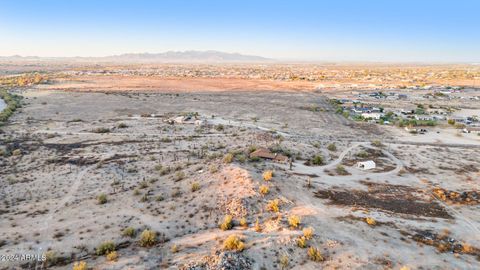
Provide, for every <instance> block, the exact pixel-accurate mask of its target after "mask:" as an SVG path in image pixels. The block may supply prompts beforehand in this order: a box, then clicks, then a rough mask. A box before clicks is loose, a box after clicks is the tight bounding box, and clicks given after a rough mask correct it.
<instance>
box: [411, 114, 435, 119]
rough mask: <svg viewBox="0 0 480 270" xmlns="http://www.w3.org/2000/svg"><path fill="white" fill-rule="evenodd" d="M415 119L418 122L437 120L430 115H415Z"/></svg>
mask: <svg viewBox="0 0 480 270" xmlns="http://www.w3.org/2000/svg"><path fill="white" fill-rule="evenodd" d="M415 119H416V120H420V121H432V120H435V118H433V117H432V116H430V115H423V114H422V115H418V114H417V115H415Z"/></svg>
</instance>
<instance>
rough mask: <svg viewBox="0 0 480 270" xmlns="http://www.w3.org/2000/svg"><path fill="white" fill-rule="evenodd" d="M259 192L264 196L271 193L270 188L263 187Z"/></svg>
mask: <svg viewBox="0 0 480 270" xmlns="http://www.w3.org/2000/svg"><path fill="white" fill-rule="evenodd" d="M259 192H260V194H262V195H267V194H268V192H270V189H269V188H268V186H265V185H261V186H260V188H259Z"/></svg>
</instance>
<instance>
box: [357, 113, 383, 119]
mask: <svg viewBox="0 0 480 270" xmlns="http://www.w3.org/2000/svg"><path fill="white" fill-rule="evenodd" d="M382 116H383V113H373V112H372V113H362V117H363V118H365V119H369V118H371V119H375V120H379V119H380V117H382Z"/></svg>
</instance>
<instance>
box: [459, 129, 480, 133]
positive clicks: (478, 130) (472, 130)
mask: <svg viewBox="0 0 480 270" xmlns="http://www.w3.org/2000/svg"><path fill="white" fill-rule="evenodd" d="M463 132H465V133H477V134H480V127H466V128H464V129H463Z"/></svg>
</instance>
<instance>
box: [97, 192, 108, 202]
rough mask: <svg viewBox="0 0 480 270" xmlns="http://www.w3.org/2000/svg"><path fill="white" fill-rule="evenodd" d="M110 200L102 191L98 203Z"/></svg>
mask: <svg viewBox="0 0 480 270" xmlns="http://www.w3.org/2000/svg"><path fill="white" fill-rule="evenodd" d="M107 201H108V199H107V195H106V194H105V193H101V194H99V195H98V196H97V202H98V204H106V203H107Z"/></svg>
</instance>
